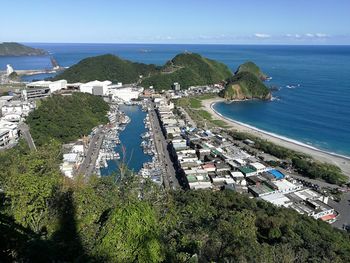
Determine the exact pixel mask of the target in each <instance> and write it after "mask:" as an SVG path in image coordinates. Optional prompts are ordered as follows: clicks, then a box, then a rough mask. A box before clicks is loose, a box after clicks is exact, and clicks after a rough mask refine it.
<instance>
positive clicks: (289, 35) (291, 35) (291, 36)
mask: <svg viewBox="0 0 350 263" xmlns="http://www.w3.org/2000/svg"><path fill="white" fill-rule="evenodd" d="M285 36H286V37H290V38H301V35H299V34H285Z"/></svg>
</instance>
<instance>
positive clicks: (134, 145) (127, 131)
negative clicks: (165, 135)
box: [96, 104, 152, 176]
mask: <svg viewBox="0 0 350 263" xmlns="http://www.w3.org/2000/svg"><path fill="white" fill-rule="evenodd" d="M115 107H118V114H117V113H116V115H118V116H119V118H120V116H122V118H121V119H119V120H117V123H120V124H119V125H116V126H113V127H115V128H113V129H111V130H110V131H109V132H108V135H110V137H108V136H107V137H108V138H110V139H107V138H106V140H105V147H104V146H103V145H104V144H102V147H101V149H100V155H101V158H99V160H98V162H97V163H96V164H97V169H98V170H99V174H100V175H101V176H106V175H110V174H112V173H115V172H118V167H119V164H121V163H125V164H127V166H128V167H129V169H130V170H133V171H134V172H139V171H140V170H141V168H143V165H144V163H147V162H150V161H152V156H151V155H150V154H147V152H144V150H143V148H142V147H140V145H141V143H142V142H143V141H144V140H143V139H142V138H141V135H142V134H146V133H147V132H148V131H147V128H146V125H145V122H144V120H145V118H146V115H147V114H146V112H144V111H142V109H141V106H139V105H125V104H120V105H116V106H115ZM123 119H124V120H123ZM113 140H114V141H113ZM148 153H150V152H148Z"/></svg>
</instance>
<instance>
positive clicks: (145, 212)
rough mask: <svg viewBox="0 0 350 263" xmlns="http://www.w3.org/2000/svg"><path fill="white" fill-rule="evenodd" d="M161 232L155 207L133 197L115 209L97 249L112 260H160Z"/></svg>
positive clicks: (108, 259)
mask: <svg viewBox="0 0 350 263" xmlns="http://www.w3.org/2000/svg"><path fill="white" fill-rule="evenodd" d="M159 234H160V233H159V228H158V225H157V219H156V214H155V211H154V210H153V208H152V207H151V206H150V205H149V204H147V203H146V202H143V201H136V200H132V201H129V202H127V203H124V204H120V206H119V207H118V208H116V209H115V210H113V211H112V213H111V215H110V217H109V219H108V221H107V223H106V225H105V226H104V229H103V230H102V232H101V234H100V239H99V241H98V244H97V246H96V252H97V254H98V255H99V256H102V257H103V258H105V260H107V261H109V262H160V261H162V253H161V244H160V242H159Z"/></svg>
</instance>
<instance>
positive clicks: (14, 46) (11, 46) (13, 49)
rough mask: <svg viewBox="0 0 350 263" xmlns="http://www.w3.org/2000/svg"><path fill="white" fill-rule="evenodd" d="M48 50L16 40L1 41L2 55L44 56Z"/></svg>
mask: <svg viewBox="0 0 350 263" xmlns="http://www.w3.org/2000/svg"><path fill="white" fill-rule="evenodd" d="M43 55H47V52H46V51H45V50H42V49H37V48H32V47H28V46H25V45H22V44H19V43H15V42H3V43H0V56H43Z"/></svg>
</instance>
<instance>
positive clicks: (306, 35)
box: [305, 33, 315, 37]
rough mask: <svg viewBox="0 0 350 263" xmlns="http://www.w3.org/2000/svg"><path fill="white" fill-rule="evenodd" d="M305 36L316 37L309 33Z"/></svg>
mask: <svg viewBox="0 0 350 263" xmlns="http://www.w3.org/2000/svg"><path fill="white" fill-rule="evenodd" d="M305 36H307V37H314V36H315V35H314V34H311V33H307V34H305Z"/></svg>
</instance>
